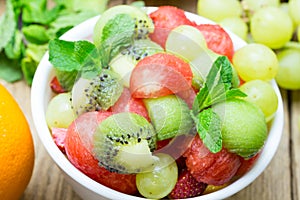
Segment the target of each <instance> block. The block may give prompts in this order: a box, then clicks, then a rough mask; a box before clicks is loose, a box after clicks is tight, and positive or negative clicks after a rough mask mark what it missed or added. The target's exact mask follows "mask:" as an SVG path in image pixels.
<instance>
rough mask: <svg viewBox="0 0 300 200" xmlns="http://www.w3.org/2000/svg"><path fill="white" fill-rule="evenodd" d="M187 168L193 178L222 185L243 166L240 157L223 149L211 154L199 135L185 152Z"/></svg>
mask: <svg viewBox="0 0 300 200" xmlns="http://www.w3.org/2000/svg"><path fill="white" fill-rule="evenodd" d="M184 157H186V166H187V168H188V170H189V171H190V172H191V174H192V175H193V177H194V178H195V179H196V180H197V181H199V182H204V183H207V184H210V185H222V184H224V183H226V182H228V181H230V179H231V178H232V177H233V176H234V175H235V173H236V172H237V170H238V168H239V167H240V165H241V161H240V158H239V156H238V155H236V154H233V153H230V152H228V151H227V150H226V149H225V148H223V149H222V150H221V151H220V152H218V153H211V152H210V151H209V150H208V149H207V148H206V147H205V146H204V145H203V143H202V141H201V139H200V138H199V136H198V135H196V136H195V138H194V140H193V142H192V144H191V146H190V147H189V149H188V150H187V151H186V152H185V154H184Z"/></svg>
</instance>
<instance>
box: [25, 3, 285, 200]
mask: <svg viewBox="0 0 300 200" xmlns="http://www.w3.org/2000/svg"><path fill="white" fill-rule="evenodd" d="M144 9H145V10H146V11H147V12H148V13H150V12H153V11H154V10H155V9H157V7H146V8H144ZM185 13H186V15H187V17H188V18H189V19H191V20H194V21H196V22H197V23H210V24H215V22H213V21H211V20H208V19H206V18H204V17H201V16H199V15H196V14H194V13H191V12H185ZM99 17H101V16H100V15H99V16H96V17H93V18H90V19H88V20H86V21H84V22H82V23H81V24H79V25H77V26H75V27H74V28H72V29H71V30H69V31H68V32H66V33H65V34H64V35H63V36H61V38H60V39H63V40H68V41H75V40H80V39H83V38H87V37H88V36H90V34H91V33H93V27H94V25H95V24H96V22H97V20H98V19H99ZM226 31H227V32H228V33H229V35H230V37H231V38H232V40H233V42H234V48H235V50H236V49H239V48H240V47H242V46H244V45H246V42H245V41H243V40H242V39H240V38H239V37H238V36H236V35H235V34H233V33H232V32H230V31H228V30H226ZM48 59H49V54H48V52H46V53H45V55H44V56H43V58H42V60H41V61H40V63H39V65H38V67H37V70H36V73H35V76H34V79H33V82H32V87H31V111H32V117H33V122H34V126H35V128H36V132H37V134H38V137H39V139H40V141H41V142H42V144H43V146H44V148H45V149H46V151H47V152H48V154H49V155H50V157H51V158H52V159H53V160H54V162H55V164H56V165H57V166H58V167H59V168H60V169H61V170H62V171H63V172H64V173H65V174H66V175H68V176H69V177H71V178H72V179H73V180H75V181H76V182H78V183H80V184H81V185H82V186H83V187H85V188H86V189H88V190H91V191H92V192H94V193H95V194H97V195H100V196H103V197H105V198H107V199H128V200H129V199H130V200H131V199H133V200H142V199H145V198H142V197H136V196H132V195H127V194H124V193H121V192H118V191H115V190H113V189H111V188H109V187H106V186H104V185H102V184H100V183H98V182H96V181H94V180H93V179H91V178H89V177H88V176H86V175H85V174H83V173H82V172H81V171H79V170H78V169H77V168H76V167H75V166H73V165H72V164H71V163H70V161H69V160H68V159H67V158H66V156H65V155H64V154H63V153H62V152H61V151H60V150H59V149H58V147H57V146H56V145H55V143H54V142H53V140H52V137H51V133H50V131H49V129H48V126H47V124H46V120H45V111H46V106H47V103H48V101H49V99H50V97H51V96H52V92H51V91H50V88H49V83H50V81H51V79H50V76H51V74H53V68H52V65H51V63H50V62H49V61H48ZM45 80H47V81H45ZM271 84H272V86H273V88H274V89H275V92H276V94H277V97H278V109H277V112H276V113H275V116H274V119H273V122H272V126H271V128H270V131H269V135H268V138H267V140H266V143H265V146H264V148H263V149H262V151H261V155H260V156H259V158H258V160H257V162H256V163H255V165H254V166H253V167H252V168H251V169H250V170H249V171H248V172H247V173H246V174H245V175H243V176H242V177H240V178H239V179H237V180H236V181H234V182H233V183H231V184H230V185H228V186H226V187H225V188H223V189H220V190H218V191H216V192H213V193H209V194H205V195H201V196H198V197H193V198H188V199H190V200H214V199H223V198H227V197H230V196H232V195H234V194H235V193H237V192H239V191H241V190H242V189H244V188H245V187H247V186H248V185H249V184H250V183H252V182H253V181H254V180H255V179H256V178H257V177H258V176H259V175H260V174H261V173H262V172H263V171H264V169H265V168H266V167H267V166H268V165H269V163H270V161H271V160H272V158H273V157H274V155H275V153H276V151H277V149H278V146H279V143H280V141H281V136H282V132H283V125H284V113H283V102H282V97H281V94H280V90H279V88H278V86H277V84H276V82H275V80H272V81H271ZM47 88H48V90H47ZM46 92H47V93H46ZM46 99H47V102H45V100H46ZM41 102H42V103H41ZM75 192H76V191H75Z"/></svg>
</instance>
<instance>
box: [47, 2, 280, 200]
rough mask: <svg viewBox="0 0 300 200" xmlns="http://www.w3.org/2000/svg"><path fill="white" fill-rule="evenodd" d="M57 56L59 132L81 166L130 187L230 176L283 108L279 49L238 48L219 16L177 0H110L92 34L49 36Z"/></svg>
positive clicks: (185, 190)
mask: <svg viewBox="0 0 300 200" xmlns="http://www.w3.org/2000/svg"><path fill="white" fill-rule="evenodd" d="M255 52H256V54H255ZM254 58H255V59H254ZM253 59H254V60H253ZM49 61H50V62H51V64H52V65H53V67H54V70H55V76H54V77H53V79H52V80H51V83H50V85H49V87H51V89H52V91H53V94H55V95H54V96H53V98H52V99H51V100H50V102H49V104H48V107H47V111H46V120H47V124H48V126H49V129H50V130H51V134H52V138H53V140H54V142H55V143H56V145H57V147H58V148H59V149H60V150H61V152H62V153H64V154H65V155H66V157H67V158H68V159H69V161H70V162H71V163H72V164H73V165H74V166H75V167H76V168H77V169H79V170H80V171H81V172H82V173H84V174H85V175H87V176H88V177H90V178H91V179H93V180H95V181H97V182H99V183H100V184H103V185H105V186H107V187H110V188H112V189H114V190H117V191H119V192H123V193H125V194H129V195H134V196H142V197H145V198H149V199H161V198H169V199H178V198H180V199H184V198H191V197H196V196H200V195H203V194H207V193H211V192H214V191H215V190H218V189H221V188H223V187H226V186H227V185H229V184H231V183H232V182H234V181H235V180H237V179H238V178H239V177H241V176H243V175H244V174H245V173H247V171H248V170H249V169H250V168H251V167H252V165H253V164H254V163H255V161H256V159H257V158H258V157H259V155H260V152H261V150H262V149H263V147H264V143H265V141H266V139H267V136H268V124H269V123H272V118H273V116H274V114H275V112H276V110H277V104H278V102H277V101H278V100H277V99H278V98H277V95H276V93H275V91H274V89H273V87H272V86H271V85H270V82H269V81H270V80H271V79H273V78H274V76H275V74H276V70H277V69H278V63H277V62H278V61H277V60H276V56H274V55H273V54H272V51H271V50H270V49H268V48H267V47H265V46H262V45H258V44H251V45H250V44H249V45H245V46H244V47H241V48H239V49H234V45H233V42H232V39H231V37H230V35H229V34H228V33H227V32H226V31H225V30H224V29H223V28H222V27H221V26H219V25H217V24H203V23H199V22H196V21H191V20H190V19H189V18H188V17H187V16H186V13H185V12H184V11H183V10H181V9H179V8H176V7H172V6H161V7H159V8H157V9H155V10H154V11H151V12H146V11H145V10H144V9H143V8H138V7H134V6H130V5H118V6H115V7H112V8H110V9H108V10H107V11H105V12H104V13H103V15H102V16H101V17H100V18H99V20H98V21H97V23H96V25H95V27H94V34H93V38H92V39H90V40H88V39H86V40H80V41H65V40H60V39H55V40H52V41H50V43H49ZM270 63H271V64H270ZM256 64H258V65H259V68H257V66H256ZM247 72H248V73H247Z"/></svg>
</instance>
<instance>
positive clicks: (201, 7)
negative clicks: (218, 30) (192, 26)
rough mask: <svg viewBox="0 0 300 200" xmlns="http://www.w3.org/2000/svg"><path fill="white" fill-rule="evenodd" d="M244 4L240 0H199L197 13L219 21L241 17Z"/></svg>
mask: <svg viewBox="0 0 300 200" xmlns="http://www.w3.org/2000/svg"><path fill="white" fill-rule="evenodd" d="M242 12H243V9H242V5H241V4H240V2H239V1H238V0H222V1H221V0H199V1H198V4H197V13H198V14H199V15H201V16H203V17H206V18H208V19H211V20H213V21H216V22H219V21H221V20H223V19H225V18H228V17H240V16H241V15H242Z"/></svg>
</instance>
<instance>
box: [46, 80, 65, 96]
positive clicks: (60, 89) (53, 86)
mask: <svg viewBox="0 0 300 200" xmlns="http://www.w3.org/2000/svg"><path fill="white" fill-rule="evenodd" d="M50 88H51V90H52V91H53V92H55V93H63V92H66V90H65V89H64V88H63V87H62V86H61V85H60V83H59V81H58V79H57V77H56V76H55V77H53V79H52V80H51V82H50Z"/></svg>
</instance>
